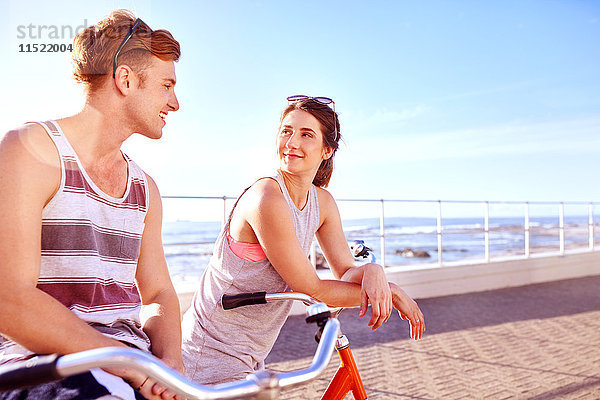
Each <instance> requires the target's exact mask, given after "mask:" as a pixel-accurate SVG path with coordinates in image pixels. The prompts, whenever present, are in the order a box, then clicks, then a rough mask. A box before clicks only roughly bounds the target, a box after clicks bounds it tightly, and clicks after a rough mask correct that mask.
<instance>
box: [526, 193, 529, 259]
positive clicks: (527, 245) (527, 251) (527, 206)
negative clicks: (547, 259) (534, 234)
mask: <svg viewBox="0 0 600 400" xmlns="http://www.w3.org/2000/svg"><path fill="white" fill-rule="evenodd" d="M529 229H530V226H529V202H525V258H529V254H530V253H529Z"/></svg>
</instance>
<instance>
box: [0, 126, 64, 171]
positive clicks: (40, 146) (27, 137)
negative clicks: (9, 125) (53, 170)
mask: <svg viewBox="0 0 600 400" xmlns="http://www.w3.org/2000/svg"><path fill="white" fill-rule="evenodd" d="M0 152H1V153H3V154H5V155H6V154H8V155H11V156H12V157H11V158H13V157H15V158H16V159H21V158H29V157H33V158H34V159H36V160H37V161H39V162H42V163H44V164H51V165H55V164H56V163H57V161H58V151H57V149H56V146H55V145H54V143H53V142H52V139H51V138H50V136H48V134H47V133H46V131H45V130H44V128H43V127H41V126H40V125H39V124H26V125H22V126H20V127H17V128H15V129H12V130H10V131H8V132H6V133H5V134H4V136H3V137H2V140H1V141H0Z"/></svg>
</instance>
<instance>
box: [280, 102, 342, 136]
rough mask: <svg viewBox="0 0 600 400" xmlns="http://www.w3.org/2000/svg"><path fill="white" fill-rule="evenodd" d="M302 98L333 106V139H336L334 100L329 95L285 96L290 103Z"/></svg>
mask: <svg viewBox="0 0 600 400" xmlns="http://www.w3.org/2000/svg"><path fill="white" fill-rule="evenodd" d="M302 100H314V101H316V102H317V103H321V104H326V105H329V104H331V105H332V107H333V126H334V129H335V140H336V141H337V140H338V133H337V123H336V121H335V119H336V114H335V101H333V99H331V98H329V97H323V96H314V97H313V96H306V95H304V94H296V95H294V96H288V97H287V101H289V102H290V103H293V102H296V101H302Z"/></svg>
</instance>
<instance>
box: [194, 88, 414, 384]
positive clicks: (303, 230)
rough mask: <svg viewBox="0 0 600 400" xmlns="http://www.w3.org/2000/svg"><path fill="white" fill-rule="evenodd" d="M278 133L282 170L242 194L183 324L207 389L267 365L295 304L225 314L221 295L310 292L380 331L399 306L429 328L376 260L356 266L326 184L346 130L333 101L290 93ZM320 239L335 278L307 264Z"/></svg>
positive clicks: (198, 376)
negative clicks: (365, 318) (347, 309)
mask: <svg viewBox="0 0 600 400" xmlns="http://www.w3.org/2000/svg"><path fill="white" fill-rule="evenodd" d="M288 101H290V104H289V105H288V107H287V108H286V109H285V110H284V111H283V114H282V117H281V125H280V129H279V134H278V136H277V155H278V157H279V169H278V170H277V172H276V174H275V175H274V176H273V177H269V178H262V179H259V180H258V181H256V182H255V183H254V184H253V185H252V186H250V187H249V188H248V189H246V190H245V191H244V193H242V195H241V196H240V198H239V199H238V202H237V203H236V205H235V206H234V208H233V210H232V212H231V214H230V217H229V221H228V222H227V224H225V226H224V228H223V231H222V232H221V234H220V235H219V238H218V239H217V242H216V243H215V250H214V254H213V257H212V258H211V261H210V263H209V265H208V267H207V268H206V271H205V272H204V275H203V276H202V280H201V284H200V287H199V289H198V291H197V292H196V295H195V298H194V302H193V304H192V306H191V307H190V309H189V310H188V311H187V313H186V314H185V315H184V318H183V334H184V339H183V356H184V364H185V367H186V373H187V374H188V376H189V377H190V378H191V379H193V380H195V381H197V382H199V383H203V384H215V383H222V382H226V381H231V380H236V379H241V378H243V377H244V376H245V375H247V374H249V373H252V372H254V371H256V370H258V369H260V368H262V366H263V361H264V359H265V358H266V356H267V354H268V353H269V351H270V350H271V348H272V346H273V344H274V343H275V340H276V338H277V335H278V334H279V331H280V329H281V327H282V325H283V323H284V322H285V319H286V317H287V315H288V312H289V310H290V308H291V304H290V303H291V302H275V303H269V304H265V305H260V306H251V307H241V308H237V309H234V310H228V311H224V310H223V309H222V307H221V304H220V299H221V296H222V295H223V294H229V295H231V294H237V293H244V292H257V291H266V292H267V293H273V292H283V291H289V290H292V291H294V292H302V293H306V294H308V295H310V296H312V297H314V298H316V299H318V300H320V301H323V302H325V303H327V304H328V305H330V306H341V307H354V306H360V314H359V315H360V316H361V317H362V316H364V315H365V314H366V312H367V307H368V304H371V307H372V318H371V319H370V321H369V326H371V327H372V329H377V328H379V327H380V326H381V324H382V323H383V322H385V321H386V320H387V319H388V318H389V316H390V314H391V312H392V308H396V309H397V310H398V311H399V313H400V315H401V317H402V318H403V319H408V320H409V321H410V324H411V336H412V337H413V338H414V339H415V340H416V339H419V338H420V337H421V336H422V334H423V331H424V330H425V324H424V321H423V314H422V313H421V311H420V310H419V307H418V306H417V304H416V303H415V302H414V301H413V300H412V299H410V297H408V296H407V295H406V294H405V293H404V292H403V291H402V289H400V288H399V287H398V286H396V285H395V284H393V283H388V282H387V281H386V279H385V274H384V271H383V268H382V267H381V266H380V265H377V264H372V263H369V264H365V265H362V266H360V267H356V266H354V259H353V257H352V255H351V254H350V250H349V248H348V244H347V242H346V238H345V237H344V232H343V230H342V223H341V219H340V215H339V212H338V209H337V206H336V203H335V201H334V199H333V197H332V196H331V195H330V194H329V192H327V191H326V190H325V189H323V188H324V187H326V186H327V184H328V183H329V180H330V178H331V174H332V171H333V157H334V154H335V152H336V150H337V148H338V142H339V140H340V134H339V132H340V126H339V121H338V117H337V114H336V113H335V109H332V108H330V107H329V106H328V105H327V104H332V105H333V100H331V99H329V98H324V97H317V98H313V97H308V96H292V97H289V98H288ZM315 234H316V236H317V240H318V241H319V245H320V247H321V249H322V250H323V253H324V254H325V257H326V258H327V261H328V263H329V266H330V268H331V271H332V272H333V274H334V276H335V277H336V278H337V280H321V279H320V278H319V277H318V275H317V273H316V271H315V269H314V268H313V267H312V265H311V263H310V262H309V260H308V257H307V255H308V252H309V249H310V246H311V243H312V240H313V237H314V236H315Z"/></svg>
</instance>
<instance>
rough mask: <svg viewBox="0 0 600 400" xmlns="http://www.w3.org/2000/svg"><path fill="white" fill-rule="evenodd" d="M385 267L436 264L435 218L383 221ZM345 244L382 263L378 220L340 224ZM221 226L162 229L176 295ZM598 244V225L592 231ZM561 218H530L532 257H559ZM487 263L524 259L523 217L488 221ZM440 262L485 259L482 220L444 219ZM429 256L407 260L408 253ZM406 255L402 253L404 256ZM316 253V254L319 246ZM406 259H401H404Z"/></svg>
mask: <svg viewBox="0 0 600 400" xmlns="http://www.w3.org/2000/svg"><path fill="white" fill-rule="evenodd" d="M385 221H386V225H385V236H386V240H385V262H386V265H388V266H389V265H394V266H397V265H398V266H407V267H410V268H415V267H419V266H430V265H432V264H437V263H438V238H437V227H436V219H435V218H417V217H387V218H386V219H385ZM343 227H344V233H345V235H346V239H347V240H348V241H353V240H363V241H364V242H365V244H366V245H367V246H369V247H371V248H372V249H373V250H374V253H375V255H376V257H377V259H378V260H381V247H380V236H379V235H380V232H379V219H378V218H363V219H352V220H344V221H343ZM220 229H221V224H220V223H219V222H196V221H171V222H165V223H164V224H163V244H164V249H165V255H166V259H167V264H168V266H169V272H170V274H171V277H172V279H173V283H174V285H175V288H176V290H177V291H178V292H189V291H194V290H195V289H196V287H197V283H198V281H199V278H200V276H201V275H202V272H203V271H204V268H205V267H206V265H207V263H208V261H209V259H210V256H211V255H212V250H213V244H214V242H215V240H216V238H217V236H218V234H219V232H220ZM594 232H595V241H596V242H598V241H600V224H599V223H596V224H595V227H594ZM559 235H560V230H559V219H558V217H557V216H552V217H532V218H530V238H529V243H530V254H532V255H535V254H541V253H557V252H558V251H559V248H560V239H559V237H560V236H559ZM564 236H565V251H572V250H580V249H585V248H587V247H588V245H589V225H588V216H565V219H564ZM489 242H490V258H491V259H492V260H493V259H494V258H505V257H524V255H525V231H524V220H523V217H499V218H490V222H489ZM442 243H443V245H442V248H443V253H442V259H443V262H444V263H448V264H456V263H462V262H464V263H473V262H477V261H483V260H484V258H485V245H484V220H483V218H481V217H480V218H444V220H443V233H442ZM408 249H410V250H412V251H413V253H414V252H415V251H417V252H420V253H421V255H425V253H426V254H427V255H428V256H429V257H406V256H407V255H410V251H408ZM403 250H404V252H403ZM317 251H320V250H319V249H318V246H317ZM403 254H404V255H403Z"/></svg>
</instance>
